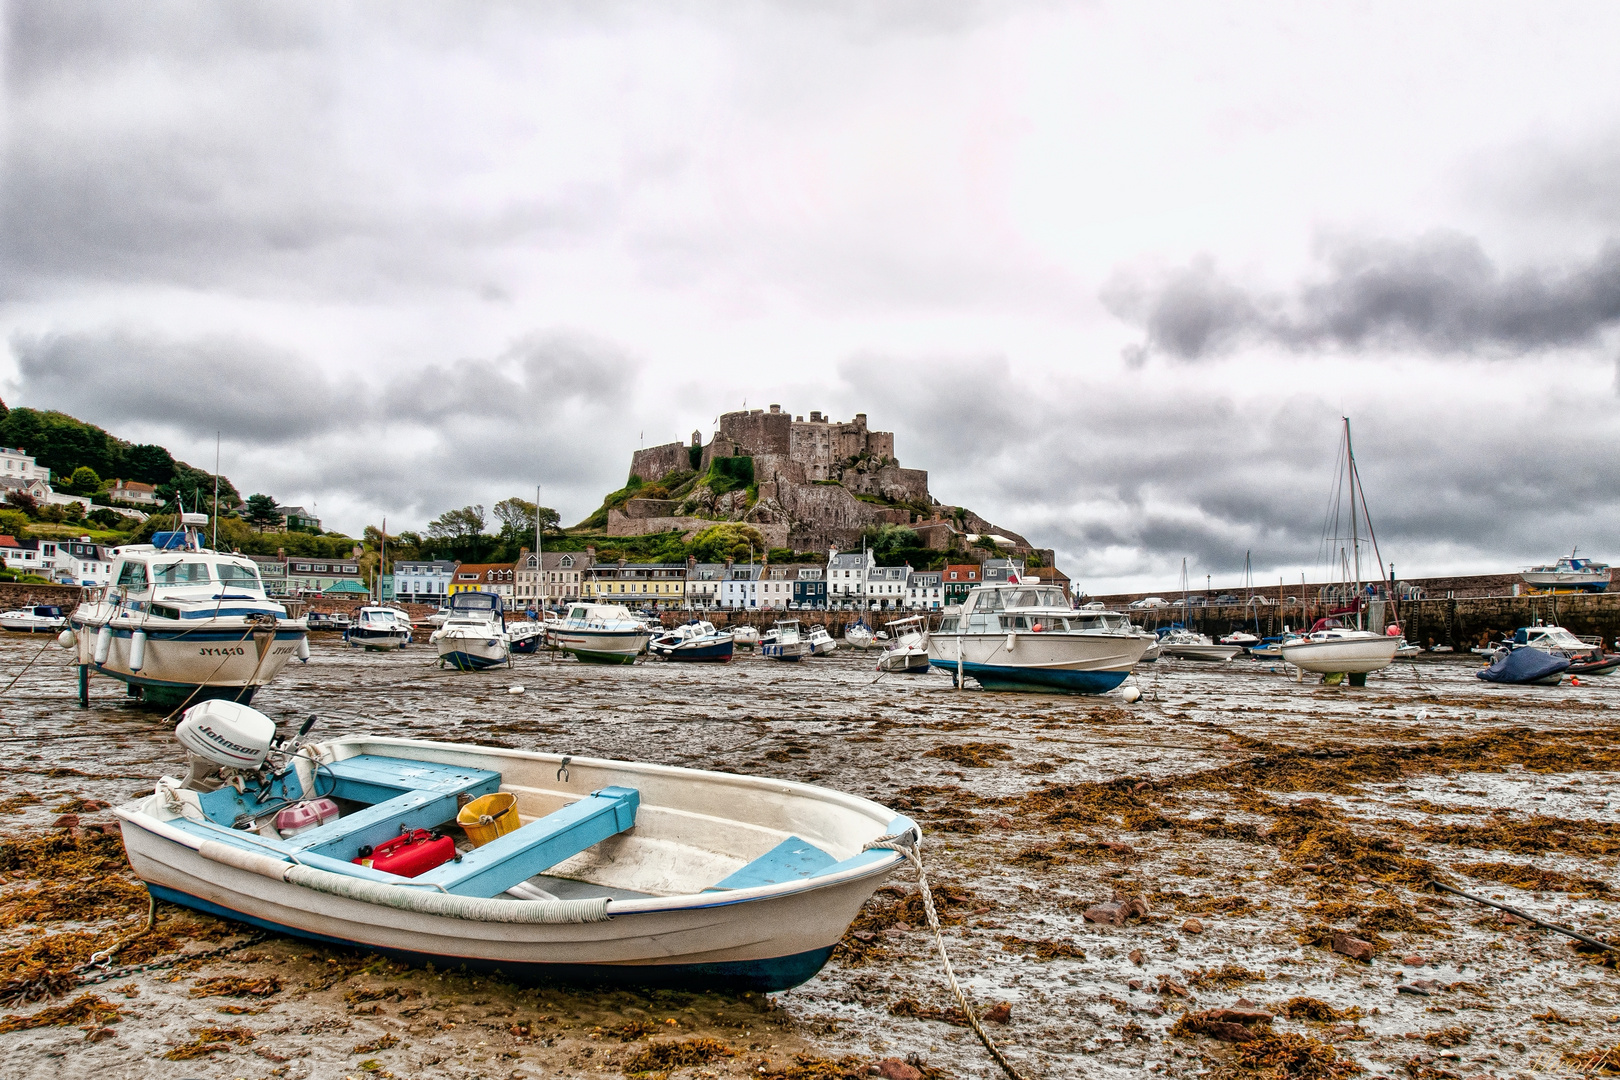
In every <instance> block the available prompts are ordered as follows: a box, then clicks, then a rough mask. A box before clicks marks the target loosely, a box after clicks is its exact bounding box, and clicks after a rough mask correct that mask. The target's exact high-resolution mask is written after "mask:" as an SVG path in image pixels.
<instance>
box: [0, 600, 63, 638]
mask: <svg viewBox="0 0 1620 1080" xmlns="http://www.w3.org/2000/svg"><path fill="white" fill-rule="evenodd" d="M67 624H68V620H67V615H66V614H64V613H63V611H62V609H61V608H59V607H57V606H56V605H55V604H25V605H24V606H22V607H20V608H18V609H17V610H16V611H8V612H6V613H4V614H0V630H10V631H11V632H12V633H14V634H50V633H55V632H56V631H58V630H61V629H62V628H63V627H65V626H67Z"/></svg>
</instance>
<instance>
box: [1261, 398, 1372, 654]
mask: <svg viewBox="0 0 1620 1080" xmlns="http://www.w3.org/2000/svg"><path fill="white" fill-rule="evenodd" d="M1339 460H1340V462H1342V463H1343V472H1342V474H1341V475H1340V477H1339V479H1338V484H1337V487H1336V488H1335V491H1334V504H1333V511H1332V514H1333V523H1332V528H1333V531H1334V533H1338V532H1339V527H1340V520H1339V501H1340V499H1341V498H1342V497H1343V496H1344V494H1346V493H1348V494H1349V497H1350V538H1349V539H1350V548H1349V550H1348V552H1347V551H1345V550H1344V549H1343V548H1341V549H1340V550H1339V553H1338V554H1339V560H1338V561H1339V563H1340V565H1341V566H1342V567H1343V568H1344V570H1345V571H1347V574H1346V576H1347V577H1348V576H1350V575H1352V574H1353V575H1354V580H1355V593H1354V599H1353V601H1352V603H1353V604H1354V607H1353V608H1349V609H1346V610H1344V611H1341V612H1336V613H1334V614H1336V615H1340V616H1349V615H1352V614H1353V615H1354V619H1355V625H1354V626H1348V625H1345V623H1344V622H1343V621H1341V619H1339V618H1334V617H1332V616H1329V617H1328V618H1324V619H1319V620H1318V621H1317V624H1316V625H1315V626H1314V627H1312V628H1311V632H1310V633H1308V634H1306V635H1304V636H1303V637H1301V638H1299V639H1298V640H1293V641H1285V642H1284V643H1283V647H1282V658H1283V662H1284V663H1287V664H1292V665H1293V666H1294V667H1295V668H1296V669H1298V670H1297V672H1296V679H1297V678H1299V677H1300V676H1302V675H1303V673H1304V672H1307V671H1314V672H1320V673H1321V674H1324V675H1349V676H1351V680H1350V681H1351V682H1352V683H1360V682H1365V681H1366V676H1367V673H1368V672H1370V671H1380V670H1382V669H1384V668H1387V667H1388V666H1389V665H1390V664H1391V663H1392V662H1393V661H1394V659H1395V650H1396V649H1398V648H1400V646H1401V638H1400V637H1399V636H1398V635H1387V634H1374V633H1372V632H1371V631H1369V630H1366V629H1364V627H1363V622H1362V619H1363V609H1364V607H1365V600H1366V597H1365V596H1363V594H1362V580H1361V545H1362V543H1363V541H1364V540H1365V541H1366V542H1367V543H1370V544H1371V546H1372V549H1373V555H1374V557H1375V558H1376V559H1377V565H1378V566H1380V567H1382V566H1383V565H1384V558H1383V554H1382V553H1381V552H1379V550H1378V537H1377V536H1376V535H1375V534H1374V533H1373V528H1372V518H1371V517H1370V516H1369V515H1368V513H1367V493H1366V492H1365V491H1364V490H1363V489H1362V486H1361V471H1360V470H1359V469H1357V468H1356V452H1355V446H1354V444H1353V443H1352V442H1351V441H1350V418H1349V417H1348V416H1346V417H1344V446H1343V452H1342V453H1341V454H1340V456H1339ZM1358 499H1359V505H1358ZM1363 522H1365V523H1366V536H1365V537H1363V536H1362V532H1361V525H1362V523H1363ZM1324 532H1326V529H1324ZM1325 539H1328V540H1332V541H1333V542H1335V543H1338V542H1341V541H1342V540H1343V539H1344V538H1343V537H1342V536H1337V535H1335V536H1332V537H1326V538H1325Z"/></svg>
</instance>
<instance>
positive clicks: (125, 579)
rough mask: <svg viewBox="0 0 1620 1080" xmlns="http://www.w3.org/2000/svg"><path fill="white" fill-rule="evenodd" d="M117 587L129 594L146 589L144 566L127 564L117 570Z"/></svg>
mask: <svg viewBox="0 0 1620 1080" xmlns="http://www.w3.org/2000/svg"><path fill="white" fill-rule="evenodd" d="M117 584H118V587H119V588H120V589H124V590H127V591H129V592H140V591H141V590H142V589H145V588H146V564H145V563H140V562H127V563H125V564H124V565H123V566H121V567H119V569H118V583H117Z"/></svg>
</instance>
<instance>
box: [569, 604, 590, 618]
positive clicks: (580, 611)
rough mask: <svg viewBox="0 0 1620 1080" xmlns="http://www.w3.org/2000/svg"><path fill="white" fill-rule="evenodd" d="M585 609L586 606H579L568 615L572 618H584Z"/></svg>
mask: <svg viewBox="0 0 1620 1080" xmlns="http://www.w3.org/2000/svg"><path fill="white" fill-rule="evenodd" d="M585 610H586V609H585V608H582V607H577V608H575V609H574V610H572V611H570V612H569V613H568V617H569V618H570V619H583V618H585Z"/></svg>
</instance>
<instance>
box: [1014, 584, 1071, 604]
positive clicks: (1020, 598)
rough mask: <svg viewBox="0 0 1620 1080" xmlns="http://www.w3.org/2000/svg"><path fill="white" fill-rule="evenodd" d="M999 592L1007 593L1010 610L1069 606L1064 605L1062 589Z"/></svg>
mask: <svg viewBox="0 0 1620 1080" xmlns="http://www.w3.org/2000/svg"><path fill="white" fill-rule="evenodd" d="M998 591H1000V592H1005V593H1006V605H1007V607H1009V608H1032V607H1067V606H1068V605H1067V604H1065V603H1064V600H1063V590H1062V589H1042V588H1031V589H1006V590H998Z"/></svg>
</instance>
